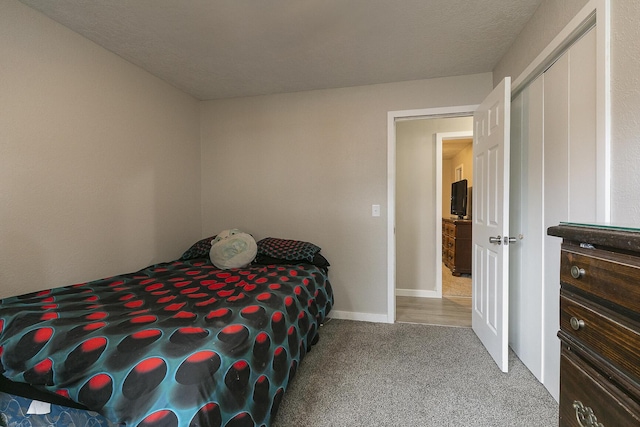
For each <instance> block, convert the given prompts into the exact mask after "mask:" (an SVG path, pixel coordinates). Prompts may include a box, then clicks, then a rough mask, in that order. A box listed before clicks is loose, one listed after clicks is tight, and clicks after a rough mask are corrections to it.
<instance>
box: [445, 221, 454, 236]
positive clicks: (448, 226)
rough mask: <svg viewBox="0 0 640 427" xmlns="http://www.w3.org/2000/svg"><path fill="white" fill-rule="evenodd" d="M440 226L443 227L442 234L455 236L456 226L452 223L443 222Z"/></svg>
mask: <svg viewBox="0 0 640 427" xmlns="http://www.w3.org/2000/svg"><path fill="white" fill-rule="evenodd" d="M442 226H443V230H444V234H447V235H449V236H453V235H455V233H456V226H455V225H454V224H453V223H451V222H445V223H444V224H442Z"/></svg>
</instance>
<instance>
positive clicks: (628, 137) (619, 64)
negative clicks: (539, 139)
mask: <svg viewBox="0 0 640 427" xmlns="http://www.w3.org/2000/svg"><path fill="white" fill-rule="evenodd" d="M639 22H640V2H638V1H637V0H612V1H611V26H612V29H611V219H612V220H613V221H616V222H619V223H624V224H631V225H634V226H635V227H639V226H640V167H639V165H640V118H639V117H640V79H639V77H638V76H640V26H639V25H638V23H639Z"/></svg>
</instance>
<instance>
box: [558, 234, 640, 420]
mask: <svg viewBox="0 0 640 427" xmlns="http://www.w3.org/2000/svg"><path fill="white" fill-rule="evenodd" d="M548 234H549V235H551V236H557V237H562V239H563V241H562V251H561V255H560V257H561V260H560V285H561V288H560V331H559V332H558V337H559V338H560V340H561V355H560V426H581V427H623V426H640V229H639V230H629V229H616V228H614V227H606V226H601V227H598V226H580V225H570V224H561V225H559V226H557V227H551V228H549V230H548Z"/></svg>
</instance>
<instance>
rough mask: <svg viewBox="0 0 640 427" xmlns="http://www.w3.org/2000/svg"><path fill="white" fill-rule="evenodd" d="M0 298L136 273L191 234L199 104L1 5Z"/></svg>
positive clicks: (196, 231) (194, 230)
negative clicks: (113, 275) (110, 276)
mask: <svg viewBox="0 0 640 427" xmlns="http://www.w3.org/2000/svg"><path fill="white" fill-rule="evenodd" d="M0 58H2V59H1V60H0V297H2V296H8V295H15V294H19V293H25V292H29V291H35V290H39V289H44V288H49V287H53V286H60V285H66V284H70V283H74V282H78V281H84V280H90V279H97V278H100V277H105V276H108V275H112V274H116V273H122V272H126V271H133V270H136V269H139V268H141V267H144V266H146V265H148V264H150V263H154V262H157V261H164V260H168V259H173V258H176V257H177V256H179V254H180V252H181V251H183V250H184V249H185V246H188V244H190V243H191V242H192V241H193V240H194V239H195V238H198V237H199V236H200V212H199V206H200V182H199V177H200V171H199V169H200V141H199V124H198V120H199V117H198V103H197V101H196V100H195V99H193V98H191V97H189V96H187V95H185V94H183V93H181V92H179V91H178V90H176V89H174V88H172V87H170V86H169V85H167V84H166V83H164V82H162V81H160V80H158V79H156V78H155V77H152V76H151V75H150V74H148V73H146V72H144V71H142V70H141V69H139V68H137V67H135V66H133V65H131V64H130V63H128V62H125V61H124V60H122V59H121V58H119V57H117V56H115V55H113V54H111V53H109V52H107V51H105V50H104V49H102V48H101V47H99V46H97V45H96V44H94V43H92V42H90V41H88V40H87V39H84V38H82V37H80V36H79V35H77V34H75V33H73V32H71V31H69V30H68V29H65V28H64V27H62V26H60V25H59V24H57V23H55V22H53V21H52V20H50V19H48V18H46V17H44V16H43V15H41V14H39V13H38V12H36V11H34V10H33V9H31V8H28V7H26V6H24V5H22V4H21V3H18V2H17V1H13V0H7V1H5V0H3V1H2V2H0Z"/></svg>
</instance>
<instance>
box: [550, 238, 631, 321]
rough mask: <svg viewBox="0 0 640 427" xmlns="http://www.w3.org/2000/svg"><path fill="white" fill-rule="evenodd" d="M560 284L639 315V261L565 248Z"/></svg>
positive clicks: (564, 246) (596, 251) (595, 251)
mask: <svg viewBox="0 0 640 427" xmlns="http://www.w3.org/2000/svg"><path fill="white" fill-rule="evenodd" d="M572 269H573V272H572ZM572 273H573V274H572ZM560 281H561V282H562V283H566V284H569V285H571V286H574V287H576V288H578V289H580V290H582V291H584V292H587V293H589V294H592V295H594V296H596V297H599V298H602V299H604V300H607V301H610V302H611V303H614V304H617V305H620V306H622V307H625V308H627V309H629V310H632V311H635V312H636V315H637V312H639V311H640V286H638V284H639V283H640V261H639V260H638V258H637V257H632V256H630V255H626V254H620V253H613V252H608V251H604V250H598V249H583V248H580V247H577V246H571V245H563V250H562V254H561V259H560Z"/></svg>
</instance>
